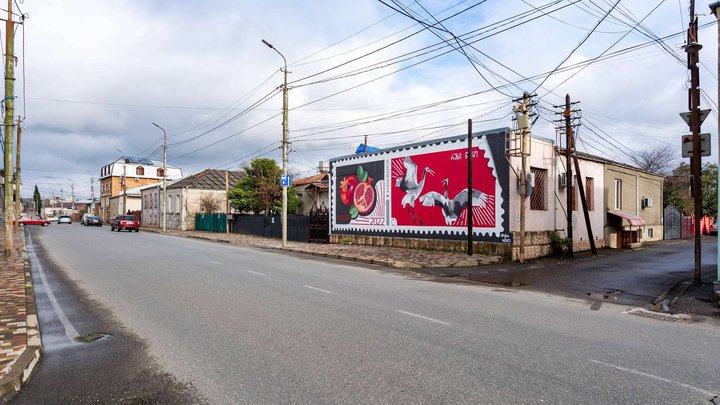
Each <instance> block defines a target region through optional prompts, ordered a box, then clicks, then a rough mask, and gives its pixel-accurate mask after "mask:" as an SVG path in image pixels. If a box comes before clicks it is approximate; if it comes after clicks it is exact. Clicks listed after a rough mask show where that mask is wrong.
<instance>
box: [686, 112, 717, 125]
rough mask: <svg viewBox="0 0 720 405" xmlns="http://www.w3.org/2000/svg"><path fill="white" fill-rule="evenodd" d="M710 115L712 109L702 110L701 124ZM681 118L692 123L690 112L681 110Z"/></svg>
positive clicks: (687, 122)
mask: <svg viewBox="0 0 720 405" xmlns="http://www.w3.org/2000/svg"><path fill="white" fill-rule="evenodd" d="M708 115H710V110H700V124H702V123H703V122H704V121H705V118H707V116H708ZM680 118H682V119H683V121H685V123H686V124H688V125H690V112H689V111H688V112H681V113H680Z"/></svg>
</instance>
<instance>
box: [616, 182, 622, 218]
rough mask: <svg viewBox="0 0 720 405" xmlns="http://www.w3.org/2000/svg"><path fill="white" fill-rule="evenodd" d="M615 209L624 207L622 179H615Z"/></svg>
mask: <svg viewBox="0 0 720 405" xmlns="http://www.w3.org/2000/svg"><path fill="white" fill-rule="evenodd" d="M615 209H616V210H621V209H622V179H615Z"/></svg>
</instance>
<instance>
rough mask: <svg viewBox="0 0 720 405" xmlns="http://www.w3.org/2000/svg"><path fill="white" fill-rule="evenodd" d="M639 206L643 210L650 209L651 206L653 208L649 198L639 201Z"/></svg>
mask: <svg viewBox="0 0 720 405" xmlns="http://www.w3.org/2000/svg"><path fill="white" fill-rule="evenodd" d="M641 205H642V207H643V208H652V206H653V201H652V198H650V197H643V198H642V200H641Z"/></svg>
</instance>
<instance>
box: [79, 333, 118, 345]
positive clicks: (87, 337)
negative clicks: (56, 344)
mask: <svg viewBox="0 0 720 405" xmlns="http://www.w3.org/2000/svg"><path fill="white" fill-rule="evenodd" d="M110 337H112V335H111V334H109V333H86V334H84V335H79V336H76V337H75V341H76V342H78V343H92V342H95V341H97V340H101V339H107V338H110Z"/></svg>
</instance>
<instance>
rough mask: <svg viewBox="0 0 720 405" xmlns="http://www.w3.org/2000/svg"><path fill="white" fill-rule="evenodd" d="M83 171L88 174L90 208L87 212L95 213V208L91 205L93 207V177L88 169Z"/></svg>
mask: <svg viewBox="0 0 720 405" xmlns="http://www.w3.org/2000/svg"><path fill="white" fill-rule="evenodd" d="M85 171H86V172H87V173H88V174H89V175H90V209H89V212H88V213H89V214H91V215H95V210H94V209H93V207H95V178H94V177H93V174H92V173H90V171H89V170H85Z"/></svg>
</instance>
